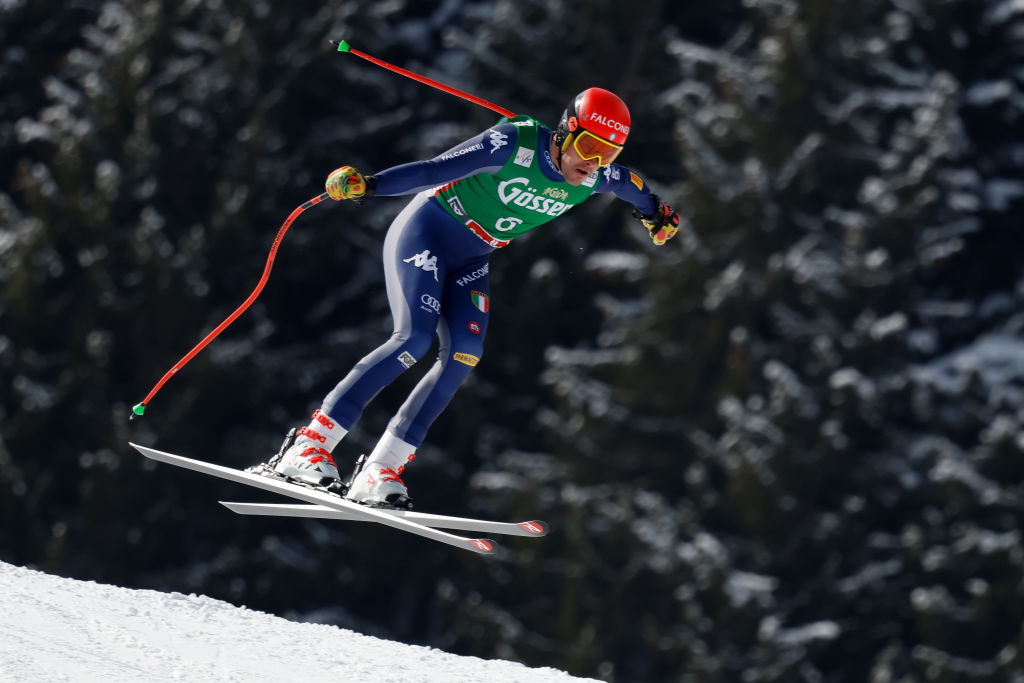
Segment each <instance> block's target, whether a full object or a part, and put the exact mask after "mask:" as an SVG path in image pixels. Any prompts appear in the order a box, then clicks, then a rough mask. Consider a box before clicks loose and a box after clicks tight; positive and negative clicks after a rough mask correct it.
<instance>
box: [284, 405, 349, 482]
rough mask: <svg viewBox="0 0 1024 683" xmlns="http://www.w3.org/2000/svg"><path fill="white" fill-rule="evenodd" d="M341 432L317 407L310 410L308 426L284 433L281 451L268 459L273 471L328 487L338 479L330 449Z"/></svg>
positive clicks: (336, 442)
mask: <svg viewBox="0 0 1024 683" xmlns="http://www.w3.org/2000/svg"><path fill="white" fill-rule="evenodd" d="M345 433H346V430H345V429H344V428H342V427H340V426H339V425H338V424H337V423H335V422H334V420H332V419H330V418H329V417H327V416H326V415H324V414H323V413H321V412H320V411H319V410H317V411H314V413H313V420H312V422H310V423H309V426H308V427H302V428H301V429H297V430H292V431H291V432H289V433H288V437H287V438H286V439H285V442H284V445H282V447H281V452H280V453H279V454H278V456H277V457H276V458H275V459H274V460H272V461H271V465H272V466H273V470H274V472H276V473H277V474H280V475H282V476H285V477H290V478H292V479H299V480H302V481H305V482H307V483H309V484H314V485H316V486H326V487H330V486H331V485H332V484H335V483H337V482H338V481H339V479H341V475H339V474H338V467H337V465H335V464H334V459H333V458H332V457H331V451H332V450H334V447H335V446H337V445H338V442H339V441H341V437H343V436H345ZM289 441H291V443H289Z"/></svg>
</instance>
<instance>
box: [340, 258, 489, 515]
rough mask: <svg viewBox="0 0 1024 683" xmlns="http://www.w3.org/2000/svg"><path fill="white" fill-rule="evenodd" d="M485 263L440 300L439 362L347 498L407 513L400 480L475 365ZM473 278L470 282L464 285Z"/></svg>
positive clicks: (484, 304) (485, 301) (482, 328)
mask: <svg viewBox="0 0 1024 683" xmlns="http://www.w3.org/2000/svg"><path fill="white" fill-rule="evenodd" d="M486 263H487V261H486V259H484V260H482V261H477V262H474V263H472V264H470V265H468V266H466V267H464V268H460V269H459V270H456V271H453V272H452V273H451V274H450V275H449V277H448V279H447V280H446V282H445V288H444V295H443V297H442V299H441V311H442V313H441V320H440V321H439V323H438V326H437V336H438V340H439V341H440V347H439V349H438V358H437V361H436V362H435V363H434V365H433V367H431V369H430V371H429V372H427V374H426V375H424V377H423V379H421V380H420V381H419V383H418V384H417V385H416V387H415V388H414V389H413V391H412V393H411V394H410V395H409V398H408V399H407V400H406V401H405V403H404V404H403V405H402V407H401V408H400V409H399V410H398V413H397V414H396V415H395V417H394V418H392V420H391V422H390V424H389V425H388V428H387V430H386V431H385V432H384V436H383V437H381V439H380V441H378V442H377V446H376V447H375V448H374V449H373V452H372V453H371V454H370V455H369V456H368V457H367V458H366V465H364V466H363V468H362V470H360V472H359V474H358V475H357V476H356V479H355V481H354V482H353V485H352V488H351V489H350V491H349V493H348V495H349V497H351V498H352V499H353V500H357V501H360V502H368V503H376V504H380V503H389V504H391V505H396V506H400V507H411V505H412V502H411V500H410V499H409V495H408V490H407V489H406V487H405V483H404V482H403V481H402V480H401V479H400V478H399V475H400V474H401V473H402V470H403V469H405V466H406V465H407V464H408V463H410V462H412V460H413V459H414V458H415V457H416V449H417V447H418V446H419V445H420V444H421V443H422V442H423V439H424V437H425V435H426V433H427V428H428V427H430V425H431V423H433V422H434V420H435V419H436V418H437V416H438V415H440V414H441V411H442V410H444V408H445V407H446V406H447V405H448V403H449V402H450V401H451V399H452V396H454V395H455V391H456V390H457V389H458V388H459V385H460V384H462V382H463V380H465V379H466V376H467V375H468V374H469V371H470V370H472V369H473V367H475V366H476V364H477V363H478V362H480V357H481V356H482V355H483V341H484V335H485V334H486V332H487V319H488V317H489V316H488V311H489V308H490V287H489V284H488V280H487V275H486V273H487V268H486V267H485V266H486ZM467 273H474V274H475V276H474V278H473V280H472V281H469V280H467V279H464V278H463V276H464V275H465V274H467Z"/></svg>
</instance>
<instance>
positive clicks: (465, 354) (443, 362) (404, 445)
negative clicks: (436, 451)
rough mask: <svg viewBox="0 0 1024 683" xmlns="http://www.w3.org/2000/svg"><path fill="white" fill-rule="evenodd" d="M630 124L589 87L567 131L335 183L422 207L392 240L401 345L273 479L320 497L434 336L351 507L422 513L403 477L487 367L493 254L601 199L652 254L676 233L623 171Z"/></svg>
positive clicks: (295, 445) (392, 342)
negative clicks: (379, 404)
mask: <svg viewBox="0 0 1024 683" xmlns="http://www.w3.org/2000/svg"><path fill="white" fill-rule="evenodd" d="M629 124H630V117H629V111H628V109H627V108H626V105H625V103H623V102H622V100H621V99H619V98H618V97H617V96H616V95H614V94H613V93H611V92H609V91H607V90H603V89H601V88H590V89H588V90H585V91H583V92H582V93H580V94H579V95H577V96H576V98H574V99H573V101H572V102H571V103H570V105H569V106H568V107H567V108H566V110H565V113H564V114H563V115H562V119H561V121H560V122H559V125H558V128H557V130H550V129H549V128H547V127H545V126H544V125H543V124H541V123H540V122H539V121H536V120H535V119H532V118H529V117H526V116H517V117H514V118H512V119H503V121H502V122H499V123H498V124H497V125H495V126H492V127H491V128H489V129H487V130H485V131H484V132H482V133H480V134H479V135H477V136H475V137H473V138H470V139H469V140H466V141H464V142H462V143H460V144H458V145H456V146H455V147H453V148H452V149H450V150H448V151H446V152H444V153H442V154H440V155H438V156H437V157H435V158H433V159H431V160H428V161H417V162H412V163H408V164H403V165H400V166H395V167H393V168H389V169H387V170H384V171H380V172H379V173H376V174H375V175H370V176H364V175H363V174H362V173H360V172H359V171H358V170H356V169H354V168H352V167H350V166H343V167H341V168H339V169H337V170H336V171H334V172H333V173H331V175H330V176H329V177H328V179H327V182H326V187H327V191H328V193H329V194H330V196H331V197H332V198H333V199H336V200H340V199H352V200H355V201H357V202H364V201H367V200H369V199H370V198H372V197H374V196H376V195H380V196H397V195H410V194H412V195H415V196H414V198H413V199H412V201H411V202H410V203H409V204H408V205H407V206H406V207H405V208H404V209H403V210H402V211H401V213H399V214H398V216H397V217H396V218H395V220H394V222H393V223H392V224H391V227H390V228H389V230H388V233H387V236H386V237H385V240H384V250H383V261H384V276H385V282H386V285H387V293H388V300H389V304H390V307H391V312H392V316H393V318H394V332H393V333H392V335H391V337H390V338H389V339H388V340H387V341H385V342H384V343H383V344H381V345H380V346H378V347H377V348H376V349H374V350H373V351H371V352H370V353H369V354H367V355H366V356H365V357H363V358H362V360H360V361H359V362H358V363H357V364H356V365H355V367H353V368H352V370H351V371H350V372H349V373H348V375H346V376H345V377H344V378H343V379H342V380H341V382H339V383H338V385H337V386H336V387H335V388H334V390H333V391H331V392H330V393H329V394H328V395H327V397H326V398H325V399H324V401H323V404H322V406H321V408H320V409H319V410H317V411H316V412H314V413H313V416H312V420H311V422H310V423H309V425H308V426H306V427H302V428H300V429H298V430H293V432H291V433H290V434H289V438H288V439H286V441H285V444H284V445H283V446H282V449H281V452H280V453H278V455H277V456H275V458H274V459H272V461H271V465H272V467H273V469H274V471H275V472H276V473H278V474H280V475H284V476H286V477H292V478H298V479H302V480H305V481H307V482H310V483H314V484H319V485H329V484H331V483H332V482H334V481H336V480H338V478H339V475H338V470H337V467H336V465H335V463H334V460H333V458H332V455H331V451H332V450H333V448H334V447H335V446H336V445H337V444H338V442H339V441H340V440H341V438H342V437H343V436H344V435H345V434H346V433H347V432H348V431H349V430H350V429H351V428H352V426H353V425H354V424H355V423H356V421H357V420H358V419H359V417H360V415H361V414H362V412H363V409H364V407H365V406H366V405H367V404H368V403H369V401H370V400H371V399H373V397H374V396H376V395H377V393H378V392H380V390H381V389H383V388H384V387H385V386H387V385H388V384H390V383H391V382H392V381H394V380H395V379H396V378H397V377H398V376H399V375H401V374H402V373H403V372H405V371H406V370H407V369H409V368H410V367H412V366H413V365H414V364H415V363H416V362H417V361H419V360H420V359H421V358H422V357H423V356H424V355H425V354H426V353H427V351H428V350H429V348H430V345H431V342H432V340H433V337H434V335H435V334H436V335H437V337H438V339H439V342H440V349H439V352H438V358H437V360H436V361H435V362H434V365H433V367H432V368H431V369H430V371H429V372H427V374H426V375H425V376H424V377H423V378H422V379H421V380H420V382H419V383H418V384H417V385H416V387H415V388H414V389H413V391H412V393H411V394H410V395H409V397H408V399H407V400H406V401H405V403H404V404H403V405H402V406H401V408H400V409H399V410H398V412H397V414H396V415H395V416H394V417H393V418H392V420H391V422H390V423H389V425H388V428H387V430H386V431H385V433H384V435H383V436H382V437H381V439H380V441H379V442H378V443H377V446H376V447H375V448H374V450H373V451H372V452H371V453H370V455H369V456H367V457H366V458H365V462H364V464H363V465H362V466H361V468H359V469H358V471H357V472H356V474H355V475H354V477H353V480H352V485H351V486H350V488H349V489H348V491H347V494H346V495H347V496H348V497H349V498H350V499H352V500H355V501H357V502H362V503H366V504H371V505H384V506H393V507H401V508H409V507H411V499H410V497H409V493H408V489H407V488H406V486H405V483H404V482H403V481H402V479H401V477H400V475H401V474H402V471H403V470H404V468H405V466H406V465H407V464H408V463H409V462H411V461H412V460H413V458H414V457H415V453H416V449H417V448H418V447H419V446H420V444H421V443H422V442H423V440H424V438H425V436H426V433H427V429H428V428H429V427H430V425H431V423H432V422H433V421H434V420H435V419H436V418H437V416H438V415H439V414H440V413H441V411H442V410H443V409H444V408H445V407H446V406H447V405H448V403H449V401H450V400H451V398H452V396H453V395H454V394H455V392H456V390H457V389H458V387H459V385H460V384H461V383H462V381H463V380H464V379H465V378H466V376H467V375H468V374H469V372H470V370H471V369H472V368H473V367H474V366H476V364H477V363H478V362H479V361H480V358H481V357H482V355H483V341H484V336H485V334H486V332H487V321H488V318H489V312H490V288H489V285H488V272H489V263H490V257H491V254H492V253H493V252H494V251H495V250H496V249H500V248H503V247H505V246H506V245H507V244H508V243H509V242H511V241H512V240H513V239H515V238H517V237H519V236H521V235H523V234H525V233H526V232H529V231H530V230H532V229H534V228H536V227H538V226H540V225H542V224H543V223H546V222H547V221H549V220H552V219H553V218H555V217H557V216H559V215H561V214H562V213H565V212H566V211H568V210H569V209H571V208H572V207H573V206H575V205H576V204H579V203H580V202H582V201H584V200H585V199H586V198H587V197H589V196H591V195H592V194H594V193H606V192H611V193H614V194H615V195H616V196H617V197H619V198H620V199H622V200H624V201H626V202H628V203H630V204H632V205H633V207H634V212H633V213H634V215H635V216H637V217H638V218H639V219H640V220H641V222H642V223H643V225H644V226H645V227H646V228H647V229H648V231H649V232H650V235H651V237H652V239H653V240H654V242H655V244H658V245H663V244H665V242H666V241H667V240H669V239H671V238H672V236H674V235H675V234H676V232H677V230H678V225H679V216H678V214H677V213H676V212H675V211H673V210H672V209H671V208H670V207H669V206H668V205H667V204H666V203H665V202H663V201H661V200H660V199H659V198H658V197H657V196H656V195H654V194H652V192H651V191H650V189H649V188H648V186H647V183H646V182H645V181H644V180H643V179H642V178H641V177H640V176H639V175H638V174H636V173H635V172H634V171H631V170H630V169H628V168H626V167H625V166H622V165H620V164H617V163H614V161H613V160H614V159H615V158H616V157H617V155H618V154H619V152H620V151H621V150H622V146H623V143H624V142H625V140H626V137H627V136H628V134H629Z"/></svg>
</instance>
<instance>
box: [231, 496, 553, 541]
mask: <svg viewBox="0 0 1024 683" xmlns="http://www.w3.org/2000/svg"><path fill="white" fill-rule="evenodd" d="M220 504H221V505H223V506H224V507H226V508H227V509H229V510H231V511H232V512H237V513H238V514H240V515H271V516H275V517H313V518H317V519H344V520H351V521H365V520H366V518H365V517H362V516H357V515H354V514H352V513H351V512H349V511H348V510H338V509H335V508H328V507H324V506H323V505H294V504H291V503H284V504H281V503H231V502H226V501H223V500H222V501H220ZM382 512H386V513H387V514H389V515H394V516H395V517H401V518H402V519H407V520H409V521H410V522H416V523H417V524H422V525H423V526H429V527H437V528H441V529H457V530H459V531H473V532H476V533H481V534H503V535H506V536H533V537H540V536H545V535H547V533H548V525H547V524H545V523H544V522H541V521H538V520H532V521H529V522H491V521H488V520H485V519H471V518H469V517H449V516H447V515H432V514H428V513H425V512H412V511H409V510H382Z"/></svg>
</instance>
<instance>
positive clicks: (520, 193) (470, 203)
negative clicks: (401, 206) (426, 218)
mask: <svg viewBox="0 0 1024 683" xmlns="http://www.w3.org/2000/svg"><path fill="white" fill-rule="evenodd" d="M508 122H509V123H511V124H512V125H514V126H516V127H517V128H518V129H519V135H518V136H517V137H518V139H517V140H516V146H517V149H516V150H515V153H514V154H513V155H512V157H511V158H510V159H509V160H508V161H506V162H505V165H504V166H502V167H501V170H499V171H498V172H497V173H495V174H493V175H492V174H490V173H478V174H476V175H473V176H469V177H468V178H463V179H462V180H457V181H455V182H454V183H449V184H448V185H445V186H444V187H441V188H440V189H438V190H437V191H436V192H435V193H434V195H435V196H436V197H437V199H438V201H439V202H441V205H442V206H443V207H444V208H445V209H446V210H447V211H448V213H450V214H451V215H452V216H454V217H455V218H456V219H457V220H458V221H459V222H461V223H465V224H466V225H468V226H469V227H470V229H472V230H473V231H474V232H476V233H477V234H478V235H479V234H480V233H479V232H478V231H477V228H482V229H483V231H484V232H485V233H487V235H489V236H490V237H491V238H493V239H494V240H496V241H500V242H507V241H509V240H513V239H515V238H516V237H519V236H520V235H523V234H525V233H527V232H529V231H530V230H533V229H534V228H536V227H537V226H538V225H542V224H544V223H547V222H548V221H549V220H551V219H552V218H556V217H557V216H561V215H562V214H563V213H565V212H566V211H568V210H569V209H571V208H572V207H574V206H575V205H577V204H579V203H581V202H583V200H585V199H586V198H587V197H589V196H590V195H591V194H593V192H594V185H596V182H597V175H594V176H592V177H591V178H588V179H587V180H585V181H584V184H583V185H570V184H569V183H567V182H564V181H556V180H548V179H547V177H545V176H544V174H543V173H541V170H540V160H541V155H542V154H544V150H539V149H537V138H538V133H539V131H538V129H537V125H538V121H537V120H536V119H532V118H530V117H529V116H516V117H515V118H513V119H509V120H508ZM480 237H481V238H483V236H482V235H480Z"/></svg>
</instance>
